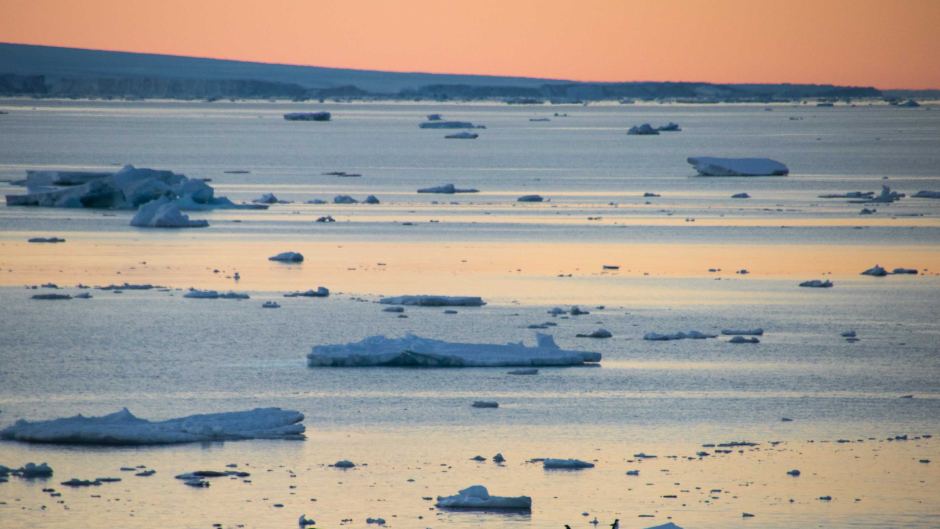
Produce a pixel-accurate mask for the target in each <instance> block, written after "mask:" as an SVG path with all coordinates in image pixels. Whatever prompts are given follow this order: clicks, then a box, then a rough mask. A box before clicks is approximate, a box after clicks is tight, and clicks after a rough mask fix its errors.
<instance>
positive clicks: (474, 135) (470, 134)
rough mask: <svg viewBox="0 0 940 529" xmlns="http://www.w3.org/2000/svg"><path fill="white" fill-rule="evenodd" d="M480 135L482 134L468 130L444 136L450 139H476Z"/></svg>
mask: <svg viewBox="0 0 940 529" xmlns="http://www.w3.org/2000/svg"><path fill="white" fill-rule="evenodd" d="M479 137H480V135H479V134H477V133H476V132H467V131H462V132H457V133H455V134H448V135H447V136H444V138H445V139H448V140H475V139H477V138H479Z"/></svg>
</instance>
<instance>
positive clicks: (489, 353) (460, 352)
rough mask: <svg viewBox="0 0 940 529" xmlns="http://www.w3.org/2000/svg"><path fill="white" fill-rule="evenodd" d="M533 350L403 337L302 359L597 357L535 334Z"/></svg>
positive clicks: (552, 360) (349, 362) (421, 362)
mask: <svg viewBox="0 0 940 529" xmlns="http://www.w3.org/2000/svg"><path fill="white" fill-rule="evenodd" d="M536 338H537V344H536V345H535V346H534V347H530V346H526V345H525V344H523V343H521V342H520V343H509V344H505V345H500V344H476V343H460V342H446V341H443V340H434V339H431V338H421V337H419V336H415V335H413V334H407V335H405V336H404V337H402V338H387V337H385V336H371V337H369V338H365V339H363V340H362V341H359V342H353V343H348V344H337V345H318V346H314V347H313V350H312V351H311V352H310V354H309V355H307V364H308V365H309V366H310V367H366V366H399V367H400V366H407V367H522V366H575V365H583V364H586V363H596V362H600V360H601V355H600V353H592V352H585V351H571V350H565V349H561V348H560V347H558V345H556V344H555V341H554V340H553V339H552V337H551V336H549V335H546V334H541V333H536Z"/></svg>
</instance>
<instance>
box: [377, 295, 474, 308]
mask: <svg viewBox="0 0 940 529" xmlns="http://www.w3.org/2000/svg"><path fill="white" fill-rule="evenodd" d="M379 303H381V304H383V305H413V306H418V307H482V306H483V305H486V302H485V301H483V298H481V297H479V296H432V295H427V294H420V295H414V296H390V297H385V298H382V299H380V300H379Z"/></svg>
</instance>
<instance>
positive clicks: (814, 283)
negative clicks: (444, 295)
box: [800, 279, 833, 288]
mask: <svg viewBox="0 0 940 529" xmlns="http://www.w3.org/2000/svg"><path fill="white" fill-rule="evenodd" d="M800 286H801V287H806V288H832V286H833V282H832V281H829V280H828V279H826V280H825V281H822V280H819V279H813V280H810V281H803V282H802V283H800Z"/></svg>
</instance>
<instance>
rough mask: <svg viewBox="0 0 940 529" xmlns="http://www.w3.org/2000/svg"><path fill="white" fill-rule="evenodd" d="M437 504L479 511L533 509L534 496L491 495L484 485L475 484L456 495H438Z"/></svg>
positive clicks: (442, 506) (437, 505)
mask: <svg viewBox="0 0 940 529" xmlns="http://www.w3.org/2000/svg"><path fill="white" fill-rule="evenodd" d="M435 506H436V507H439V508H442V509H464V510H477V511H488V510H512V511H531V510H532V498H530V497H529V496H516V497H509V496H490V493H489V491H488V490H486V487H484V486H483V485H473V486H472V487H467V488H465V489H463V490H461V491H460V492H459V493H457V494H456V495H454V496H438V497H437V503H436V504H435Z"/></svg>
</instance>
